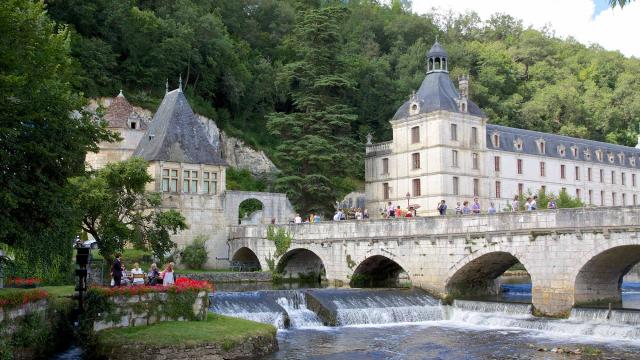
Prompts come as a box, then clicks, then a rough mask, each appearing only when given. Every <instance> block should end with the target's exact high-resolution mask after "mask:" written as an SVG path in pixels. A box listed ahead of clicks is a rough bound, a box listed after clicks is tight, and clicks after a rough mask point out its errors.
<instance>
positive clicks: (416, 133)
mask: <svg viewBox="0 0 640 360" xmlns="http://www.w3.org/2000/svg"><path fill="white" fill-rule="evenodd" d="M419 142H420V127H419V126H414V127H412V128H411V143H412V144H417V143H419Z"/></svg>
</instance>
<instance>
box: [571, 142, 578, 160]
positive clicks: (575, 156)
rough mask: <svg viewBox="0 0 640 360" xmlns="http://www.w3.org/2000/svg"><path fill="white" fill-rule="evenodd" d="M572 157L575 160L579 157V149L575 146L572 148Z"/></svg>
mask: <svg viewBox="0 0 640 360" xmlns="http://www.w3.org/2000/svg"><path fill="white" fill-rule="evenodd" d="M571 155H573V157H574V158H577V157H578V147H577V146H575V145H573V146H571Z"/></svg>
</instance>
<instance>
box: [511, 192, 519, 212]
mask: <svg viewBox="0 0 640 360" xmlns="http://www.w3.org/2000/svg"><path fill="white" fill-rule="evenodd" d="M518 210H520V199H519V198H518V195H516V196H514V197H513V201H512V202H511V212H516V211H518Z"/></svg>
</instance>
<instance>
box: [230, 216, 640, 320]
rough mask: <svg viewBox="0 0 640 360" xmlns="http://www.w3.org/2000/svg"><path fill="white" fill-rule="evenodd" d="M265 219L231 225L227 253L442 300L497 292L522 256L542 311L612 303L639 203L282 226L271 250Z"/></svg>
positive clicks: (628, 262)
mask: <svg viewBox="0 0 640 360" xmlns="http://www.w3.org/2000/svg"><path fill="white" fill-rule="evenodd" d="M267 227H268V225H251V226H235V227H232V228H230V229H229V230H230V231H229V237H230V238H229V243H230V247H231V254H233V260H236V261H253V262H259V263H260V265H261V267H262V269H263V270H267V269H268V268H269V263H271V264H272V267H277V268H278V269H279V270H280V271H282V272H284V274H285V276H294V277H295V276H297V274H298V273H301V274H324V276H326V279H328V280H329V281H334V282H337V283H343V284H344V283H349V282H350V281H351V280H356V279H368V280H370V281H372V282H373V281H384V280H386V281H388V280H395V281H398V278H399V277H400V279H402V278H403V277H408V279H407V280H409V281H410V282H411V283H412V284H413V286H418V287H421V288H423V289H425V290H427V291H429V292H431V293H433V294H435V295H437V296H440V297H442V298H448V299H451V298H455V297H463V296H465V295H469V294H472V293H473V294H478V293H485V294H490V293H494V292H495V291H496V286H495V281H494V280H495V279H496V278H497V277H498V276H500V275H501V274H502V273H504V271H506V270H507V269H509V268H510V267H511V266H513V265H514V264H516V263H518V262H520V263H521V264H522V265H524V267H525V268H526V270H527V271H528V273H529V274H530V276H531V283H532V302H533V305H534V307H535V309H536V310H537V311H538V313H540V314H544V315H549V316H563V315H566V314H567V313H568V311H569V310H570V309H571V307H572V306H574V305H577V304H585V305H586V304H590V303H591V304H593V303H597V302H619V301H620V299H621V297H620V296H621V295H620V284H621V282H622V277H623V276H624V274H626V273H627V272H628V271H629V270H630V269H631V268H632V267H633V265H635V264H636V263H638V262H640V239H639V238H638V231H639V230H640V208H631V207H610V208H603V207H599V208H590V209H561V210H549V211H536V212H518V213H500V214H495V215H467V216H442V217H425V218H413V219H412V218H408V219H405V218H401V219H387V220H366V221H341V222H323V223H316V224H291V225H279V227H283V228H284V229H285V230H286V231H287V232H288V233H289V234H290V235H291V237H292V241H291V245H290V246H289V248H288V249H287V251H286V252H285V253H284V254H282V256H279V257H277V258H276V257H275V256H274V254H275V253H276V247H275V244H274V242H273V241H271V240H269V239H267ZM271 260H273V261H271Z"/></svg>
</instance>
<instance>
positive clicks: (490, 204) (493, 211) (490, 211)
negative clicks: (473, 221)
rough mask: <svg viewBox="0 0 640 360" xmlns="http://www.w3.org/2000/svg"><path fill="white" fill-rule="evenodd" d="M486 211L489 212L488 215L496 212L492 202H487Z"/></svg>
mask: <svg viewBox="0 0 640 360" xmlns="http://www.w3.org/2000/svg"><path fill="white" fill-rule="evenodd" d="M487 212H488V213H489V215H493V214H495V213H496V212H497V211H496V207H495V205H493V203H492V202H491V203H489V208H488V209H487Z"/></svg>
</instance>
